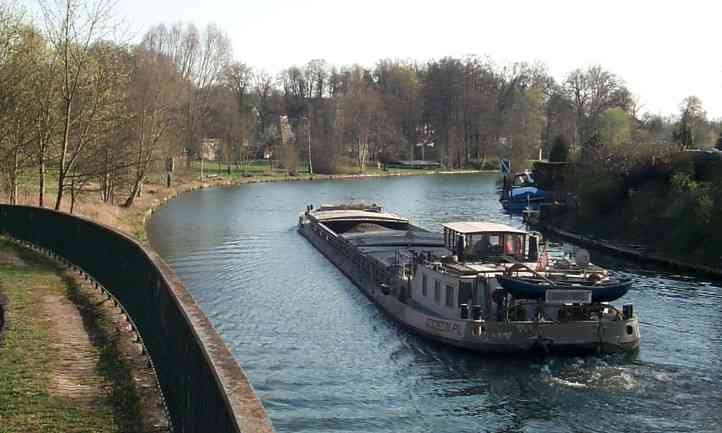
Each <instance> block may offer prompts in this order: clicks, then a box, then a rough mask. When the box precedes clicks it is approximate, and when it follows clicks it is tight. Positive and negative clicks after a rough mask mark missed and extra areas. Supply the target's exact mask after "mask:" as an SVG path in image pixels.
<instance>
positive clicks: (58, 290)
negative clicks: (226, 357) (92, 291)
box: [0, 238, 141, 433]
mask: <svg viewBox="0 0 722 433" xmlns="http://www.w3.org/2000/svg"><path fill="white" fill-rule="evenodd" d="M0 291H1V292H2V293H4V295H5V296H6V297H7V305H6V306H5V310H6V312H5V316H6V321H7V322H6V324H5V329H4V330H3V333H2V337H0V338H1V339H0V431H1V432H2V433H15V432H17V433H26V432H127V431H141V422H140V420H141V416H140V412H139V399H138V396H137V394H136V391H135V387H134V385H133V380H131V375H130V371H129V368H128V366H127V365H126V362H125V360H124V359H125V357H124V356H122V355H121V353H120V349H119V346H118V345H117V344H116V340H117V337H116V334H117V331H116V329H115V327H114V326H113V322H112V318H111V317H109V316H108V315H106V314H103V313H102V311H101V310H100V309H99V308H98V305H97V302H96V301H95V300H94V299H92V297H89V296H88V294H87V293H86V291H85V290H84V289H83V287H82V286H81V285H80V284H78V282H77V281H76V280H75V279H74V278H73V277H72V276H71V275H69V274H67V273H65V271H63V270H62V269H60V268H59V267H58V266H57V265H55V264H54V263H53V262H51V261H49V260H47V259H45V258H43V257H42V256H39V255H37V254H35V253H33V252H30V251H27V250H24V249H21V248H19V247H16V246H15V245H13V244H11V243H10V242H8V241H7V240H5V239H3V238H0ZM76 322H77V323H76ZM85 331H87V334H85ZM84 334H85V335H84Z"/></svg>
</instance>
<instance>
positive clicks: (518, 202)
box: [499, 171, 554, 212]
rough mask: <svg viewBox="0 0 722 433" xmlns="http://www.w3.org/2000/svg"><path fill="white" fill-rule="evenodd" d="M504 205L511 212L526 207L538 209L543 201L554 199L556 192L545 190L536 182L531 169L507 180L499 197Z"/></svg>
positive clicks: (549, 201) (548, 201)
mask: <svg viewBox="0 0 722 433" xmlns="http://www.w3.org/2000/svg"><path fill="white" fill-rule="evenodd" d="M499 201H500V202H501V205H502V207H504V209H506V210H507V211H510V212H521V211H523V210H524V209H527V208H532V209H538V208H539V206H540V205H541V204H543V203H551V202H553V201H554V194H552V193H551V192H549V191H545V190H543V189H541V188H539V186H538V185H537V184H536V182H534V178H533V177H532V175H531V173H530V172H529V171H525V172H523V173H517V174H516V175H514V177H513V178H512V179H511V181H510V182H509V181H505V186H504V189H503V190H502V191H501V198H500V199H499Z"/></svg>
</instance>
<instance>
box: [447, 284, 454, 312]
mask: <svg viewBox="0 0 722 433" xmlns="http://www.w3.org/2000/svg"><path fill="white" fill-rule="evenodd" d="M446 306H447V307H453V306H454V286H446Z"/></svg>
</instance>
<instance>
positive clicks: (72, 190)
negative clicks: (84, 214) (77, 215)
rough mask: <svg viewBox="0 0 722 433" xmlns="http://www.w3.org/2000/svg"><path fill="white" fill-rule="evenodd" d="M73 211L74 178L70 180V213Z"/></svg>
mask: <svg viewBox="0 0 722 433" xmlns="http://www.w3.org/2000/svg"><path fill="white" fill-rule="evenodd" d="M74 210H75V176H73V178H72V179H71V180H70V213H71V214H72V213H73V211H74Z"/></svg>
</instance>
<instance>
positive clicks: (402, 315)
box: [298, 205, 640, 353]
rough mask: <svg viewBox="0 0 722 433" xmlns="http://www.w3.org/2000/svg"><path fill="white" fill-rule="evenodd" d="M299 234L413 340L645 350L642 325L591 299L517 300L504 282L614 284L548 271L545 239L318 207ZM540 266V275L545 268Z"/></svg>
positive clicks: (567, 269)
mask: <svg viewBox="0 0 722 433" xmlns="http://www.w3.org/2000/svg"><path fill="white" fill-rule="evenodd" d="M298 222H299V226H298V230H299V232H300V233H301V234H302V235H303V236H304V237H306V238H307V239H308V240H309V241H310V242H311V243H312V244H313V245H314V246H315V247H316V248H317V249H318V250H319V251H321V252H322V253H323V254H324V255H325V256H326V257H327V258H328V259H329V260H330V261H331V262H333V263H334V264H335V265H336V266H337V267H338V268H339V269H340V270H341V271H342V272H344V273H345V274H346V275H347V276H348V277H349V278H350V279H351V280H352V281H353V282H354V283H355V284H356V285H357V286H358V287H359V288H360V289H361V290H362V291H363V293H364V294H365V295H366V296H367V297H368V298H369V299H370V300H372V301H373V302H374V303H376V304H377V305H378V306H379V307H380V308H381V309H382V310H383V311H385V312H386V313H387V314H388V315H389V316H391V317H392V318H393V319H395V320H397V321H399V322H400V323H402V324H403V325H405V326H406V327H408V328H409V329H410V330H412V331H413V332H415V333H417V334H420V335H422V336H424V337H428V338H431V339H433V340H436V341H439V342H442V343H446V344H450V345H453V346H456V347H461V348H466V349H470V350H474V351H479V352H528V351H536V350H539V351H542V352H544V353H549V352H567V351H572V352H580V351H591V352H620V351H633V350H636V349H638V347H639V341H640V334H639V321H638V320H637V318H636V317H634V309H633V308H632V306H631V305H625V308H624V309H623V311H620V310H618V309H617V308H615V307H613V306H612V305H610V304H607V303H600V302H592V294H591V291H589V290H578V289H575V288H574V285H573V284H571V285H570V286H571V288H570V289H566V290H559V289H554V290H548V291H547V292H546V296H545V298H544V299H538V298H537V299H522V298H516V297H515V296H513V295H512V294H511V293H509V292H508V291H507V290H504V289H503V288H502V287H501V286H500V285H499V283H498V282H497V279H496V277H497V276H501V275H511V274H512V273H514V274H515V275H516V276H520V275H521V276H524V275H525V274H528V275H529V276H530V277H540V278H546V277H544V275H547V276H550V275H556V278H567V277H569V281H578V280H580V279H581V280H582V281H586V280H587V278H588V281H601V280H605V279H606V280H608V279H609V277H608V274H607V272H606V271H605V270H602V269H601V268H598V267H596V266H594V265H591V264H586V263H584V264H581V265H576V264H574V263H571V264H570V263H568V262H567V263H564V264H549V263H543V262H544V260H541V257H540V254H539V243H538V242H539V237H538V235H536V234H532V233H528V232H526V231H524V230H520V229H516V228H513V227H510V226H506V225H503V224H494V223H480V222H456V223H449V224H445V225H444V233H443V234H439V233H433V232H430V231H428V230H425V229H423V228H420V227H417V226H414V225H413V224H410V223H409V221H408V220H407V219H406V218H403V217H401V216H399V215H395V214H391V213H386V212H383V211H382V209H381V208H380V207H378V206H375V205H373V206H359V205H355V206H354V205H350V206H349V205H340V206H321V207H320V208H318V209H314V208H313V206H311V205H309V206H308V207H307V209H306V211H305V212H304V213H303V214H301V215H300V216H299V221H298ZM540 266H541V267H540Z"/></svg>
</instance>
